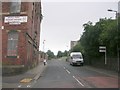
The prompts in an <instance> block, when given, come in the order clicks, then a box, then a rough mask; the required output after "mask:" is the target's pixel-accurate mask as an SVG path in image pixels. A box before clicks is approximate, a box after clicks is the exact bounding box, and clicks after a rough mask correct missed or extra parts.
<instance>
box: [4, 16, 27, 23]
mask: <svg viewBox="0 0 120 90" xmlns="http://www.w3.org/2000/svg"><path fill="white" fill-rule="evenodd" d="M25 22H27V16H6V17H5V18H4V23H9V24H21V23H25Z"/></svg>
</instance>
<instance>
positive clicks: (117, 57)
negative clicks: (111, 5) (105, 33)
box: [108, 9, 119, 71]
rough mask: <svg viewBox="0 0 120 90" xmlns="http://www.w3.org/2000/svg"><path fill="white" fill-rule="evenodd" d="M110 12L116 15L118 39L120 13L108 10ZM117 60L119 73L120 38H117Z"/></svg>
mask: <svg viewBox="0 0 120 90" xmlns="http://www.w3.org/2000/svg"><path fill="white" fill-rule="evenodd" d="M108 11H109V12H115V14H116V21H117V37H118V11H116V10H112V9H108ZM117 59H118V71H119V47H118V38H117Z"/></svg>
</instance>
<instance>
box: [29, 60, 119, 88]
mask: <svg viewBox="0 0 120 90" xmlns="http://www.w3.org/2000/svg"><path fill="white" fill-rule="evenodd" d="M31 87H32V88H117V87H118V78H117V75H115V74H109V73H108V72H105V71H102V70H97V69H94V68H91V67H88V66H71V65H69V63H68V62H65V60H62V59H59V60H51V61H48V66H47V68H46V69H45V70H44V72H43V73H42V75H41V77H40V78H39V79H38V80H37V81H34V82H33V83H32V84H31Z"/></svg>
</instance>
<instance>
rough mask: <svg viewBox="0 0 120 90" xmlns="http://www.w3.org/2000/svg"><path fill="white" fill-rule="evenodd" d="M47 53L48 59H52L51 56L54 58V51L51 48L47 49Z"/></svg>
mask: <svg viewBox="0 0 120 90" xmlns="http://www.w3.org/2000/svg"><path fill="white" fill-rule="evenodd" d="M47 55H48V59H49V60H50V59H52V58H55V55H54V53H53V52H52V51H51V50H48V51H47Z"/></svg>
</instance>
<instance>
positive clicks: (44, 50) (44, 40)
mask: <svg viewBox="0 0 120 90" xmlns="http://www.w3.org/2000/svg"><path fill="white" fill-rule="evenodd" d="M43 58H45V40H43Z"/></svg>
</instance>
